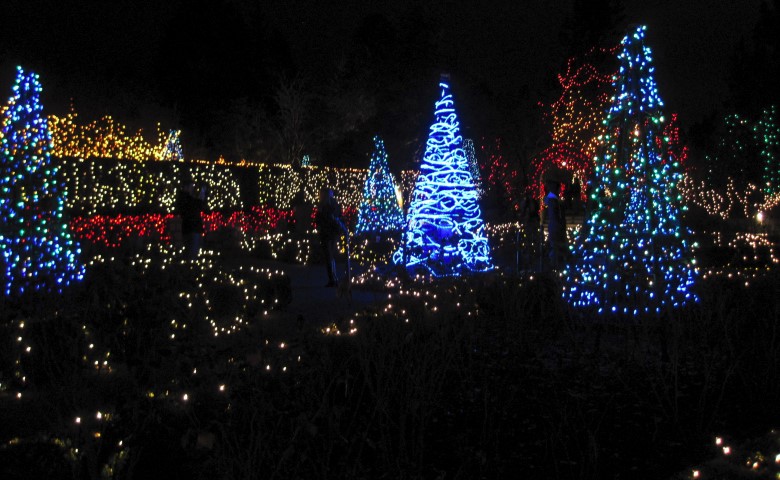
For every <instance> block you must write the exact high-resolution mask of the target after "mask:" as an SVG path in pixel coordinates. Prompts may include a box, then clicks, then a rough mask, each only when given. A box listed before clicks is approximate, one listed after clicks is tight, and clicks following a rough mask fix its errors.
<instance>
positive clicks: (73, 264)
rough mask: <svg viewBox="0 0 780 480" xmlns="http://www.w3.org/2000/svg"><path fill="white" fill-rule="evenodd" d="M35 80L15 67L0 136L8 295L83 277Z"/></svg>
mask: <svg viewBox="0 0 780 480" xmlns="http://www.w3.org/2000/svg"><path fill="white" fill-rule="evenodd" d="M40 93H41V84H40V82H39V80H38V75H36V74H34V73H25V72H24V71H23V70H22V68H21V67H17V77H16V84H15V85H14V87H13V96H12V97H11V98H10V99H9V101H8V108H7V109H6V110H5V112H4V114H3V118H2V130H0V252H2V257H0V264H1V265H2V267H3V268H2V269H1V271H0V275H2V278H0V280H2V283H3V290H4V292H5V294H6V295H16V294H22V293H24V292H27V291H36V290H41V291H55V290H56V291H59V290H61V288H62V287H64V286H66V285H68V284H69V283H70V282H71V281H73V280H79V279H81V278H82V276H83V273H84V267H83V265H80V264H79V263H78V258H77V256H78V254H79V253H80V250H79V247H78V245H77V244H76V243H75V242H74V240H73V238H72V236H71V234H70V233H69V232H68V230H67V223H66V221H65V220H64V219H63V216H62V214H63V206H64V204H65V190H64V188H63V184H62V182H61V181H60V180H59V179H58V178H57V176H58V174H57V170H58V169H57V167H56V166H54V165H52V161H51V157H50V151H51V148H52V141H51V136H50V134H49V129H48V124H47V121H46V117H45V116H43V115H42V110H43V107H42V106H41V103H40Z"/></svg>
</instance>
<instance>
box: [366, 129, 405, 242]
mask: <svg viewBox="0 0 780 480" xmlns="http://www.w3.org/2000/svg"><path fill="white" fill-rule="evenodd" d="M403 228H404V214H403V211H402V210H401V206H400V205H398V197H397V196H396V192H395V182H394V181H393V174H392V173H390V168H389V167H388V166H387V151H386V150H385V142H383V141H382V139H381V138H379V136H374V152H373V154H372V155H371V162H370V163H369V167H368V177H366V183H365V186H364V188H363V200H362V201H361V202H360V208H359V210H358V220H357V226H356V227H355V233H356V234H358V235H359V234H361V233H368V232H372V233H379V232H392V231H400V230H402V229H403Z"/></svg>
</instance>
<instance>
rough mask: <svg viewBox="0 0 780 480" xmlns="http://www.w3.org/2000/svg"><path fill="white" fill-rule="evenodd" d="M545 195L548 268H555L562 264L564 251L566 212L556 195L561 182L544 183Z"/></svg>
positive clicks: (549, 181)
mask: <svg viewBox="0 0 780 480" xmlns="http://www.w3.org/2000/svg"><path fill="white" fill-rule="evenodd" d="M544 189H545V191H546V192H547V195H545V197H544V206H545V216H546V217H547V246H548V258H549V260H550V268H552V269H553V270H557V269H558V268H560V267H561V265H562V264H563V260H564V258H565V252H566V244H567V241H566V214H565V213H564V207H563V202H562V201H561V199H560V198H559V197H558V192H559V191H560V189H561V184H560V183H559V182H557V181H555V180H548V181H546V182H545V183H544Z"/></svg>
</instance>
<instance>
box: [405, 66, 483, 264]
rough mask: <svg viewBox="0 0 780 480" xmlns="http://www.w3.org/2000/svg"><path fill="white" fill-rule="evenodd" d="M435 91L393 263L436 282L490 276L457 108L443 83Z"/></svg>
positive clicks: (479, 214)
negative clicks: (431, 120) (432, 118)
mask: <svg viewBox="0 0 780 480" xmlns="http://www.w3.org/2000/svg"><path fill="white" fill-rule="evenodd" d="M439 90H440V98H439V100H438V101H437V102H436V106H435V121H434V123H433V124H432V125H431V128H430V133H429V134H428V142H427V144H426V148H425V156H424V157H423V161H422V164H421V166H420V176H419V177H418V178H417V183H416V185H415V187H414V193H413V194H412V201H411V204H410V206H409V213H408V215H407V224H406V229H405V231H404V234H403V239H402V245H401V248H399V249H398V250H396V251H395V253H394V254H393V262H394V263H395V264H398V265H404V266H406V268H407V269H409V270H411V271H418V270H421V271H424V272H426V273H430V274H431V275H433V276H437V277H439V276H456V275H460V274H463V273H468V272H480V271H486V270H490V269H492V268H493V266H492V260H491V255H490V247H489V245H488V241H487V236H486V234H485V223H484V221H483V220H482V212H481V211H480V207H479V202H478V194H477V190H476V188H475V186H474V181H473V179H472V177H471V173H470V171H469V165H468V161H467V159H466V155H465V153H464V151H463V138H462V137H461V136H460V124H459V122H458V117H457V114H456V112H455V102H454V100H453V97H452V94H451V93H450V86H449V84H448V83H446V82H445V81H441V82H440V83H439Z"/></svg>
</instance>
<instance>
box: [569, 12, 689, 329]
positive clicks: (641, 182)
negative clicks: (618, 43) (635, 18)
mask: <svg viewBox="0 0 780 480" xmlns="http://www.w3.org/2000/svg"><path fill="white" fill-rule="evenodd" d="M645 30H646V27H644V26H641V27H639V28H637V30H636V31H635V32H634V34H633V35H631V36H627V37H626V38H624V39H623V42H622V51H621V53H620V55H619V57H618V58H619V60H620V63H621V67H620V73H619V75H617V76H616V77H615V80H614V83H615V87H616V88H615V91H616V92H618V93H617V94H616V95H615V97H614V99H613V103H612V106H611V108H610V110H609V114H608V116H607V119H606V120H605V124H606V127H607V128H606V132H607V133H606V134H605V135H604V136H603V138H602V143H601V146H600V150H599V153H598V154H597V156H596V159H595V167H594V172H595V180H594V182H593V186H592V189H591V194H590V203H591V205H592V208H591V212H590V214H589V216H588V218H587V219H586V220H585V222H584V225H583V227H582V230H581V232H580V235H579V237H578V238H577V240H576V241H575V242H574V244H573V245H572V246H571V247H570V248H571V253H572V263H571V265H570V266H569V267H567V268H566V269H565V270H564V271H563V277H564V279H565V280H566V282H565V283H566V286H565V288H564V297H565V298H566V299H567V300H568V301H569V302H570V303H571V304H572V305H574V306H577V307H587V306H598V307H599V308H598V310H599V312H604V311H610V312H613V313H623V314H633V315H637V314H640V313H651V312H652V313H657V312H660V311H662V310H664V309H666V308H670V307H678V306H680V305H684V304H686V303H689V302H692V301H697V300H698V298H697V296H696V295H695V293H693V292H692V291H691V286H692V285H693V284H694V281H695V278H696V277H697V275H698V272H697V268H696V267H695V264H696V261H695V259H693V257H692V254H691V250H692V248H693V247H695V245H692V244H691V243H690V242H689V240H688V235H689V232H688V230H687V229H685V228H684V227H683V226H682V225H681V224H680V219H679V214H680V211H684V210H685V206H684V205H683V203H682V194H681V193H680V191H679V190H678V188H677V185H678V182H679V181H680V180H681V177H682V174H681V167H680V165H679V163H678V162H677V161H675V159H674V158H673V157H672V156H671V155H670V153H669V149H668V145H667V143H668V139H667V138H665V136H664V135H663V127H664V125H665V119H664V117H663V115H662V112H661V107H662V106H663V102H662V101H661V98H660V96H659V95H658V90H657V88H656V84H655V79H654V77H653V68H652V67H651V65H650V63H651V56H650V49H649V48H648V47H646V46H645V45H644V38H645Z"/></svg>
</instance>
